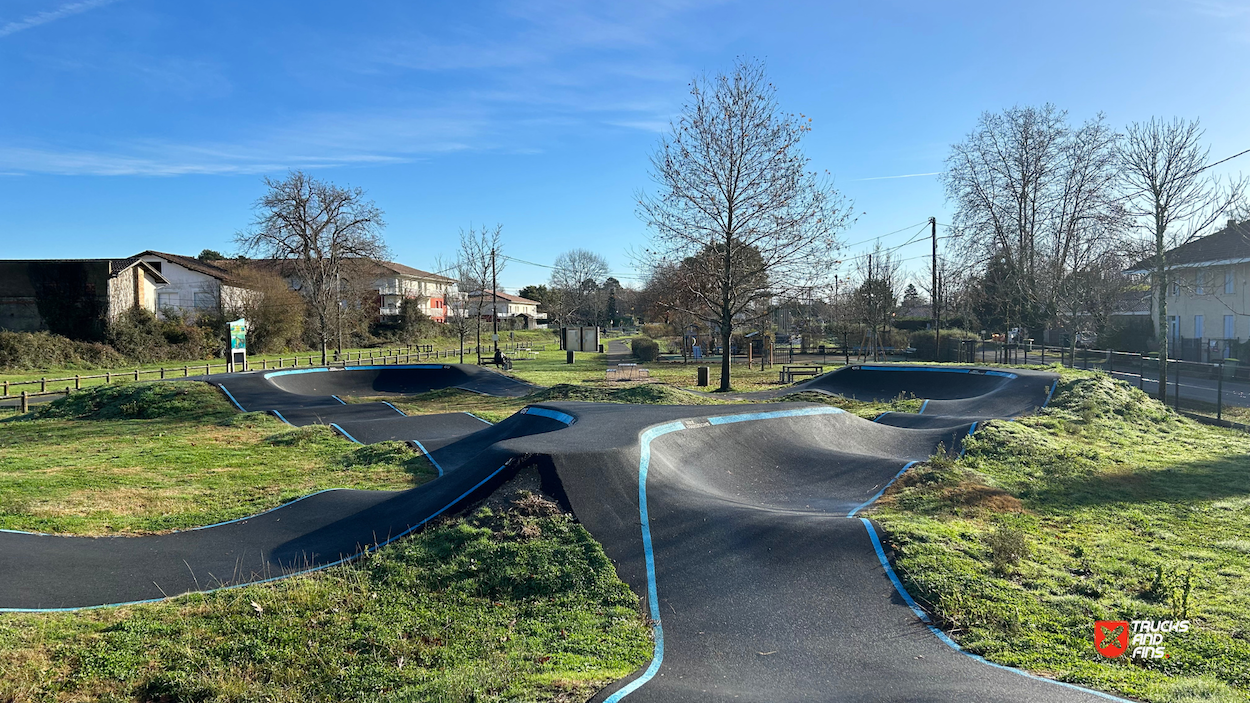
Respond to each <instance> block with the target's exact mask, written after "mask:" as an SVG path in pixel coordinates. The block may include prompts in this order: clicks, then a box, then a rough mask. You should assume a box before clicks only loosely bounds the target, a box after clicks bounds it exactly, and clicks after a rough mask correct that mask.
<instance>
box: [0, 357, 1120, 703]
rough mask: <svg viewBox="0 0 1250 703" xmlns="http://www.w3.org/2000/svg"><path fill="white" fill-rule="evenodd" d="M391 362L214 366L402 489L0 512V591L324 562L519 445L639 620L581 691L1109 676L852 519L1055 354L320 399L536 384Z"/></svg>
mask: <svg viewBox="0 0 1250 703" xmlns="http://www.w3.org/2000/svg"><path fill="white" fill-rule="evenodd" d="M390 368H391V369H394V370H395V372H394V374H395V375H388V376H384V375H382V374H378V375H377V376H373V377H367V376H358V377H356V378H352V377H351V375H350V374H352V373H353V372H352V371H323V372H315V373H301V374H282V375H276V374H273V373H271V374H257V373H253V374H238V375H233V376H222V377H218V378H216V379H214V380H215V381H217V382H218V383H219V384H220V385H221V386H222V387H223V390H224V391H226V392H227V393H228V394H229V395H230V397H231V398H232V400H233V401H234V402H235V403H236V404H238V405H239V406H240V407H241V408H243V409H246V410H267V411H273V412H274V414H275V415H279V416H280V417H282V418H283V419H285V420H287V421H288V422H291V423H292V424H309V423H315V422H322V423H327V424H329V423H333V424H334V425H335V426H336V427H338V428H340V431H342V432H344V434H348V435H349V436H351V437H353V438H355V439H356V440H358V441H362V442H374V441H381V440H386V439H400V440H406V441H413V442H414V443H417V444H418V446H420V447H421V448H422V449H423V450H424V451H426V452H427V453H428V454H429V455H430V457H431V459H432V460H433V461H434V462H435V464H436V465H437V466H438V467H439V470H440V473H441V475H440V477H439V478H437V479H435V480H433V481H431V482H429V483H427V484H425V485H423V486H420V487H417V488H414V489H411V490H407V491H393V492H392V491H357V490H331V491H325V492H322V493H317V494H313V495H311V496H308V497H306V498H303V499H301V500H298V501H296V502H294V503H290V504H287V505H285V506H282V507H280V508H276V509H274V510H271V511H269V512H267V513H263V514H261V515H257V516H254V517H251V518H246V519H243V520H238V521H234V522H230V523H225V524H222V525H216V526H210V527H207V528H201V529H198V530H191V531H187V532H179V533H173V534H169V535H159V536H151V537H113V538H96V539H93V538H81V537H59V536H49V535H33V534H26V533H11V532H10V533H0V573H3V574H5V578H4V579H0V608H3V609H21V610H25V609H51V608H76V607H89V606H96V605H104V604H118V603H126V602H135V601H142V600H148V599H159V598H162V597H165V596H172V595H175V594H179V593H184V592H188V591H199V590H208V589H211V588H219V587H223V586H231V585H238V584H242V583H248V582H256V581H259V580H264V579H273V578H280V577H282V576H285V575H289V574H292V573H298V572H300V571H306V570H309V569H314V568H322V567H324V566H327V565H330V564H334V563H338V562H341V561H343V560H346V559H350V558H351V557H353V556H355V555H358V554H359V553H360V552H361V551H362V550H364V549H369V548H371V547H373V546H376V545H379V544H385V543H386V542H388V541H390V540H393V539H395V538H397V537H399V536H401V535H403V534H406V533H408V532H411V531H412V530H413V529H416V528H419V527H420V526H421V525H422V524H424V523H425V522H427V521H429V520H430V519H432V518H434V517H436V516H438V515H439V514H442V513H443V512H446V511H447V510H450V509H453V508H455V507H456V506H458V505H461V504H464V503H466V502H469V501H473V500H476V499H477V498H479V497H484V496H485V495H487V494H488V493H489V492H490V491H492V490H494V488H495V487H497V486H498V485H500V484H501V483H502V482H503V481H505V480H506V479H507V478H510V477H511V475H513V473H514V472H515V470H517V469H519V468H520V467H521V466H523V465H537V466H539V468H540V470H541V471H542V473H543V478H544V486H545V487H547V488H550V489H552V490H553V492H555V493H557V495H558V497H559V498H560V499H561V500H564V501H567V503H568V505H569V507H571V508H572V510H573V512H574V513H575V514H576V516H577V518H578V519H579V520H580V521H581V522H582V524H583V525H585V526H586V528H587V529H588V530H589V531H590V532H591V534H593V535H594V536H595V538H596V539H597V540H598V541H599V542H600V543H601V544H602V545H603V547H604V549H605V550H606V552H607V554H608V555H609V557H611V558H612V559H613V561H614V562H615V564H616V568H617V571H618V573H619V575H620V576H621V578H622V579H623V580H624V581H625V582H626V583H628V584H629V585H630V587H631V588H633V589H634V590H635V592H637V593H639V594H640V595H641V596H642V597H643V599H644V603H645V606H644V607H645V608H646V609H647V611H648V614H649V615H650V617H651V619H652V621H654V626H655V634H656V649H655V656H654V659H653V660H652V662H651V663H650V665H649V666H647V667H646V668H644V669H643V670H641V671H639V672H636V673H635V674H634V675H632V676H630V677H627V678H626V679H624V680H622V681H619V682H617V683H615V684H613V685H612V686H609V687H608V688H607V689H605V690H604V691H602V692H600V694H599V695H598V696H596V698H595V699H594V700H596V701H609V702H615V701H620V700H623V699H625V698H628V700H629V701H631V703H632V702H633V701H674V702H675V701H695V700H698V701H722V700H723V701H760V702H761V703H762V702H765V701H768V702H777V701H835V700H836V701H1061V702H1062V701H1089V700H1097V699H1107V698H1111V697H1110V696H1107V695H1105V694H1100V693H1096V692H1092V691H1088V690H1085V689H1081V688H1077V687H1074V686H1068V685H1065V684H1056V683H1055V682H1051V681H1046V680H1043V679H1038V678H1034V677H1030V676H1022V675H1021V672H1019V671H1017V670H1014V669H1006V668H1004V667H998V666H996V665H990V664H987V663H985V662H982V661H978V660H977V659H975V658H973V657H969V656H966V655H964V654H963V653H962V652H961V651H959V650H958V649H957V648H956V647H955V646H954V645H953V643H951V642H950V641H949V640H945V636H944V635H942V634H941V633H940V632H939V631H937V630H936V629H934V628H932V627H931V626H929V625H928V623H927V619H926V618H925V616H924V613H923V611H921V610H920V609H919V608H917V607H915V604H914V603H912V602H911V600H910V597H909V596H907V594H906V592H905V591H904V590H903V589H902V587H901V584H899V583H898V582H897V580H896V577H895V576H894V574H893V572H892V570H890V567H889V564H888V561H887V560H886V554H885V551H884V550H883V548H882V545H881V543H880V541H879V537H878V536H877V532H876V530H875V528H874V527H873V525H872V524H871V523H870V522H869V521H867V520H863V519H861V518H856V517H853V516H854V515H855V513H856V512H857V511H859V510H861V509H863V508H864V507H866V505H867V504H869V503H871V502H872V501H873V500H875V499H876V497H877V496H879V495H880V494H881V492H882V491H883V490H884V489H885V487H886V486H888V485H889V484H890V483H891V482H892V481H893V480H894V479H895V478H897V476H898V475H899V474H900V473H901V472H902V470H904V469H905V468H906V467H908V466H910V465H911V464H912V463H914V462H916V461H920V460H923V459H925V458H927V457H928V456H929V455H930V454H932V452H933V451H934V449H935V448H936V447H937V445H938V444H939V443H944V444H945V445H946V446H947V447H950V448H951V449H955V448H958V446H959V444H960V442H961V440H962V438H963V437H964V436H966V435H967V434H968V433H969V432H971V430H972V429H973V428H974V427H975V425H976V423H978V422H981V421H984V420H986V419H989V418H995V417H1012V416H1015V415H1020V414H1024V413H1028V412H1031V411H1034V410H1035V409H1037V408H1039V407H1042V406H1044V405H1045V404H1046V403H1047V402H1048V400H1049V397H1050V394H1051V393H1052V392H1053V390H1054V385H1055V383H1056V381H1057V379H1056V377H1055V376H1054V375H1053V374H1045V373H1040V372H1035V371H1024V370H1020V371H1012V372H1003V371H988V370H980V369H937V368H936V367H898V366H858V367H848V368H845V369H842V370H839V371H836V372H832V373H829V374H825V375H824V376H821V377H818V378H816V379H813V380H811V381H808V382H806V383H803V384H800V385H798V386H795V387H792V388H790V389H788V390H787V391H786V392H795V391H799V390H812V391H818V392H824V393H837V394H842V395H846V396H852V397H857V398H859V399H861V400H885V399H893V398H895V397H898V396H899V394H900V393H910V394H912V395H915V396H917V397H919V398H925V399H928V400H927V402H926V403H925V405H924V409H923V411H922V412H921V413H919V414H906V413H887V414H886V415H884V416H882V417H879V418H877V419H876V421H872V422H870V421H867V420H863V419H861V418H859V417H856V416H854V415H851V414H849V413H844V412H842V411H840V410H838V409H836V408H832V407H828V406H824V405H817V404H811V403H767V404H758V405H739V406H720V407H709V406H656V405H623V404H610V403H544V404H536V405H531V406H527V407H526V408H525V409H524V410H523V411H521V412H520V413H518V414H516V415H514V416H512V417H511V418H509V419H508V420H505V421H503V422H501V423H499V424H497V425H493V426H487V425H485V424H483V422H482V421H481V420H478V419H477V418H474V417H472V416H469V415H466V414H463V413H456V414H449V415H430V416H413V417H405V416H403V415H402V413H400V412H399V411H398V410H396V409H395V408H393V407H391V406H390V405H389V404H385V403H364V404H353V405H346V404H343V403H342V401H340V400H338V399H337V398H335V397H334V396H338V395H346V394H351V395H381V394H385V393H413V392H422V391H425V390H432V389H433V388H436V387H451V386H459V387H465V385H469V386H474V387H473V388H471V390H475V391H477V392H485V393H492V394H497V395H514V396H519V395H524V394H526V393H528V392H530V391H531V390H533V388H532V387H529V386H526V385H524V384H521V383H520V382H517V381H515V380H513V379H509V378H507V377H505V376H502V375H499V374H493V373H492V372H489V371H486V370H483V369H478V368H476V367H459V366H455V365H449V366H443V365H438V366H423V367H412V368H409V369H407V370H404V369H402V368H400V369H397V368H396V367H390ZM369 371H378V370H377V369H370V370H369ZM301 377H303V378H301ZM462 384H464V385H462ZM776 394H777V393H775V392H770V393H769V394H768V395H776ZM759 395H762V394H756V396H757V397H758V396H759Z"/></svg>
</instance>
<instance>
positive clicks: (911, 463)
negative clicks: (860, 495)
mask: <svg viewBox="0 0 1250 703" xmlns="http://www.w3.org/2000/svg"><path fill="white" fill-rule="evenodd" d="M919 463H920V462H919V461H909V462H907V465H906V466H904V467H903V468H901V469H899V470H898V473H896V474H894V477H893V478H891V479H890V480H889V481H887V482H886V484H885V485H884V486H882V487H881V490H879V491H877V492H876V493H875V494H874V495H873V496H872V497H871V498H869V499H868V500H866V501H864V502H863V503H860V504H859V505H858V506H856V508H855V509H854V510H852V511H851V512H849V513H847V514H846V516H847V517H855V513H858V512H859V511H861V510H863V509H864V508H867V507H868V506H870V505H872V504H873V503H875V502H877V499H878V498H880V497H881V496H882V494H884V493H885V492H886V490H887V489H888V488H889V487H890V486H893V485H894V482H895V481H897V480H898V477H899V476H902V475H903V474H905V473H907V470H908V469H910V468H911V467H913V466H915V465H916V464H919Z"/></svg>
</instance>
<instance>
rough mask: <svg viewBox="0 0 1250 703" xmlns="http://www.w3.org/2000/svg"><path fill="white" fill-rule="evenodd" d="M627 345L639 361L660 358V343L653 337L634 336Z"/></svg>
mask: <svg viewBox="0 0 1250 703" xmlns="http://www.w3.org/2000/svg"><path fill="white" fill-rule="evenodd" d="M629 346H630V351H631V352H633V354H634V356H635V357H636V358H637V359H638V360H639V361H655V360H656V359H658V358H660V345H659V344H657V343H656V341H655V340H654V339H648V338H646V337H634V339H633V341H632V342H630V345H629Z"/></svg>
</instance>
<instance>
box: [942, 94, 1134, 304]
mask: <svg viewBox="0 0 1250 703" xmlns="http://www.w3.org/2000/svg"><path fill="white" fill-rule="evenodd" d="M1117 139H1118V135H1117V134H1115V132H1114V131H1113V130H1111V129H1110V128H1109V127H1108V126H1107V125H1106V123H1105V121H1104V119H1103V117H1102V115H1099V116H1097V117H1095V118H1094V119H1092V120H1090V121H1088V122H1086V123H1085V124H1083V125H1081V126H1080V127H1078V128H1073V127H1071V126H1070V125H1069V124H1068V118H1067V112H1066V111H1064V110H1060V109H1058V108H1056V107H1055V106H1054V105H1050V104H1046V105H1043V106H1041V107H1013V108H1011V109H1009V110H1005V111H1003V112H1002V113H989V112H987V113H984V114H982V115H981V118H980V121H979V122H978V124H977V127H976V129H975V130H973V131H972V133H971V134H969V135H968V136H967V138H965V139H964V141H962V142H960V143H958V144H955V145H954V146H952V147H951V153H950V155H949V156H948V157H947V159H946V170H945V172H944V173H943V174H942V181H943V184H944V185H945V187H946V195H947V198H948V199H949V200H951V201H953V202H954V204H955V216H954V224H955V229H954V240H955V243H956V244H957V245H958V248H959V249H960V250H961V251H962V252H964V253H965V255H966V256H967V257H968V259H969V260H968V261H965V262H964V263H965V264H968V265H969V266H968V267H969V268H986V269H990V268H993V269H996V270H997V271H998V273H999V274H1001V275H999V276H998V280H999V282H1000V286H999V287H1000V290H999V292H998V295H996V296H995V298H993V300H992V301H991V302H996V303H997V304H998V306H999V307H1000V308H1001V309H1000V310H999V311H998V316H1001V317H1002V318H1003V319H1006V320H1008V323H1010V322H1011V321H1014V322H1016V323H1018V324H1021V325H1023V326H1024V327H1027V328H1038V327H1040V326H1043V325H1045V324H1047V323H1049V322H1051V321H1052V320H1053V319H1054V317H1055V315H1056V310H1057V308H1058V306H1059V300H1058V296H1060V295H1061V294H1062V293H1063V292H1064V291H1065V290H1068V288H1067V287H1065V286H1064V285H1063V281H1064V279H1065V278H1066V277H1067V276H1069V275H1072V274H1073V272H1076V271H1081V270H1083V269H1084V268H1085V267H1086V266H1087V265H1088V264H1089V263H1090V262H1092V261H1096V260H1098V259H1099V258H1101V257H1102V256H1103V255H1104V254H1105V253H1106V252H1107V251H1110V250H1114V249H1115V248H1116V246H1117V238H1118V237H1119V236H1120V235H1122V233H1123V231H1124V229H1125V226H1126V225H1125V219H1126V218H1125V215H1124V208H1123V207H1122V205H1121V204H1120V202H1119V201H1118V200H1117V191H1116V188H1115V184H1116V169H1115V165H1116V162H1115V147H1116V142H1117Z"/></svg>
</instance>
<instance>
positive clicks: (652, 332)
mask: <svg viewBox="0 0 1250 703" xmlns="http://www.w3.org/2000/svg"><path fill="white" fill-rule="evenodd" d="M642 334H643V335H644V336H647V337H651V338H652V339H654V338H656V337H665V336H668V335H673V334H677V330H676V328H674V327H673V326H672V325H666V324H663V323H660V322H649V323H647V324H645V325H643V326H642Z"/></svg>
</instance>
